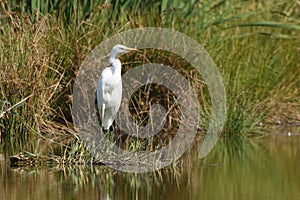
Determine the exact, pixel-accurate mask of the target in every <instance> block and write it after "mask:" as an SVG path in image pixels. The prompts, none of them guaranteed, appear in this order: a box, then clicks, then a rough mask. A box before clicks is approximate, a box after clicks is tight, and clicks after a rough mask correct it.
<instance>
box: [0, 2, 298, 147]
mask: <svg viewBox="0 0 300 200" xmlns="http://www.w3.org/2000/svg"><path fill="white" fill-rule="evenodd" d="M0 12H1V18H0V23H1V26H0V32H1V38H0V66H1V68H0V71H1V73H0V77H1V78H0V109H1V110H0V133H1V142H2V143H5V144H7V145H8V146H14V145H16V144H19V146H20V148H18V149H25V150H28V149H30V148H33V147H32V146H30V147H29V146H28V141H29V140H33V141H34V138H36V137H39V138H40V137H43V138H44V139H45V140H50V139H51V140H53V138H54V141H55V142H57V143H64V142H63V141H64V139H61V138H65V137H67V136H71V137H73V136H74V130H73V129H74V128H73V125H72V117H71V111H70V110H71V99H72V85H73V83H74V79H75V77H76V73H77V70H78V69H79V67H80V64H81V63H82V61H83V60H84V58H85V57H86V55H87V54H88V53H89V52H90V51H91V50H92V49H93V48H94V47H95V46H96V45H97V44H98V43H100V42H101V41H102V40H103V39H106V38H108V37H110V36H111V35H113V34H115V33H118V32H121V31H125V30H129V29H131V28H136V27H147V26H160V27H167V28H173V29H175V30H178V31H180V32H183V33H185V34H187V35H188V36H190V37H192V38H194V39H195V40H197V41H198V42H199V43H200V44H202V46H203V47H205V49H206V50H207V51H208V52H209V53H210V55H211V57H212V58H213V60H214V61H215V62H216V64H217V66H218V68H219V71H220V72H221V74H222V76H223V78H224V84H225V87H226V92H227V103H228V105H227V113H228V116H227V121H226V124H225V127H224V130H223V134H224V135H226V136H232V135H248V134H258V133H263V129H262V128H261V127H260V126H257V124H258V123H260V122H263V123H264V124H266V123H273V122H276V121H277V120H281V121H283V122H295V121H299V114H297V113H296V111H295V110H297V109H298V110H299V96H300V95H299V85H300V83H299V80H300V79H299V76H300V70H299V69H300V68H299V62H298V60H299V59H298V58H297V52H299V44H300V38H299V29H300V26H299V23H300V19H299V15H298V13H299V6H297V2H290V1H287V0H281V1H279V2H267V1H262V2H249V1H236V0H232V1H201V0H191V1H188V2H186V1H180V0H164V1H160V2H156V1H151V0H147V1H128V0H119V1H104V0H98V1H97V0H94V1H87V0H81V1H79V0H77V1H56V0H35V1H27V0H24V1H14V0H13V1H2V2H1V9H0ZM146 16H147V17H146ZM149 55H150V57H151V56H152V57H153V59H154V60H155V59H157V60H163V61H165V60H166V59H165V54H164V53H163V52H154V53H152V54H149ZM122 59H124V60H126V59H128V60H130V59H129V58H126V57H122ZM170 62H171V64H172V66H174V67H175V68H176V69H177V70H179V71H180V72H181V73H183V74H184V76H186V77H187V78H188V80H190V81H191V84H192V85H193V87H196V88H197V89H198V91H199V94H198V97H199V101H200V103H201V106H202V110H203V112H202V113H201V115H202V119H203V121H201V126H203V129H202V130H205V129H206V128H207V124H208V123H207V121H209V110H210V105H209V94H208V93H207V91H206V89H205V87H206V86H205V84H204V83H203V81H202V79H201V77H200V76H199V75H197V73H196V72H195V71H194V70H193V69H191V67H190V66H189V65H188V64H186V63H184V61H182V60H180V59H174V60H171V61H170ZM128 67H132V65H125V66H124V68H125V69H127V68H128ZM133 67H134V66H133ZM143 95H144V94H143V93H139V92H137V93H136V96H135V98H137V99H136V100H135V103H136V104H134V105H135V107H138V105H139V104H138V102H139V101H140V100H141V98H142V97H140V98H139V96H143ZM170 98H173V97H172V96H170ZM172 101H173V100H172ZM172 101H170V102H172ZM141 109H142V111H143V112H144V111H145V109H147V108H146V107H143V108H141ZM138 112H139V111H137V113H136V114H138ZM170 117H172V119H175V120H176V118H174V115H170ZM136 119H139V117H137V118H136ZM142 120H143V119H142ZM171 125H172V123H171ZM142 142H143V141H142ZM75 143H76V142H75ZM26 144H27V146H26ZM68 144H69V143H68ZM142 144H143V143H142ZM145 144H147V145H148V143H145ZM63 145H65V144H63ZM130 145H132V144H129V147H130V149H134V148H133V147H132V146H130ZM140 145H141V143H138V144H137V145H136V146H137V147H138V148H140ZM149 148H150V149H151V148H153V147H152V146H151V145H150V146H149ZM13 151H14V150H13ZM15 151H16V152H17V151H19V150H15Z"/></svg>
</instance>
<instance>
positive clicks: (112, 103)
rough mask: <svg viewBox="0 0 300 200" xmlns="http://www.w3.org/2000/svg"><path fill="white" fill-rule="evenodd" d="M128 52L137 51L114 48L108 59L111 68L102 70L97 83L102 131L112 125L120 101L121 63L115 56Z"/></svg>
mask: <svg viewBox="0 0 300 200" xmlns="http://www.w3.org/2000/svg"><path fill="white" fill-rule="evenodd" d="M130 51H137V49H134V48H129V47H126V46H124V45H120V44H117V45H116V46H114V47H113V48H112V50H111V53H110V57H109V63H110V64H111V66H110V67H107V68H105V69H104V70H103V72H102V73H101V76H100V78H99V81H98V88H97V102H98V109H99V115H100V120H101V126H102V128H103V129H104V130H107V129H109V127H110V126H111V125H112V123H113V121H114V119H115V116H116V113H117V111H118V110H119V107H120V104H121V99H122V79H121V62H120V60H119V59H118V58H117V55H118V54H123V53H127V52H130Z"/></svg>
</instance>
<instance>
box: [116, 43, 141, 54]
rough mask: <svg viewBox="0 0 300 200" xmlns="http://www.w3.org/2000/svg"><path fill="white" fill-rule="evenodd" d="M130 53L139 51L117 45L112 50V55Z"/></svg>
mask: <svg viewBox="0 0 300 200" xmlns="http://www.w3.org/2000/svg"><path fill="white" fill-rule="evenodd" d="M129 51H137V49H134V48H129V47H126V46H124V45H121V44H117V45H116V46H114V47H113V48H112V50H111V54H123V53H128V52H129Z"/></svg>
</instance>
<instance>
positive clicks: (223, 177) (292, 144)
mask: <svg viewBox="0 0 300 200" xmlns="http://www.w3.org/2000/svg"><path fill="white" fill-rule="evenodd" d="M197 149H198V148H197V147H196V146H195V147H193V148H192V149H191V152H190V153H187V154H186V155H184V158H183V159H181V160H180V161H179V163H178V165H177V167H169V168H166V169H163V170H161V171H159V172H154V173H145V174H129V173H122V172H116V171H113V170H111V169H109V168H107V167H105V166H88V167H82V166H73V167H57V166H56V167H41V166H40V167H22V168H11V167H9V165H8V164H7V161H5V159H4V157H3V155H1V154H0V170H1V174H0V184H1V186H0V189H1V190H0V199H3V200H4V199H7V200H14V199H39V200H40V199H74V200H77V199H143V200H144V199H186V200H187V199H297V198H298V197H299V196H300V189H299V188H300V136H299V135H297V134H292V135H290V136H289V135H288V134H275V135H273V136H267V137H260V138H251V139H249V138H237V139H230V140H229V139H228V140H220V141H219V142H218V144H217V146H216V147H215V148H214V149H213V151H212V152H211V153H210V154H209V155H208V156H207V157H206V158H205V159H198V155H197Z"/></svg>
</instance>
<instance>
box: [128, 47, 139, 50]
mask: <svg viewBox="0 0 300 200" xmlns="http://www.w3.org/2000/svg"><path fill="white" fill-rule="evenodd" d="M125 50H127V51H138V49H135V48H130V47H126V48H125Z"/></svg>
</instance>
